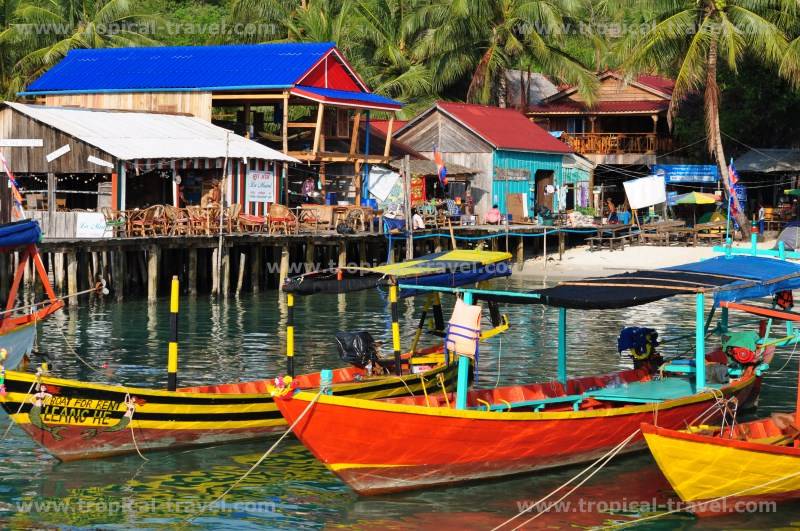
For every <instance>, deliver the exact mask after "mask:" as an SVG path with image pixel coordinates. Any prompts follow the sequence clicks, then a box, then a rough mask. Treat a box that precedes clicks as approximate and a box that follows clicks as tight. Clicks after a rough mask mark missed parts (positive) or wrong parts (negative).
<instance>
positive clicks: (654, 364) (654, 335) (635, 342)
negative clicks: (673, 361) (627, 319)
mask: <svg viewBox="0 0 800 531" xmlns="http://www.w3.org/2000/svg"><path fill="white" fill-rule="evenodd" d="M658 345H659V343H658V332H657V331H656V330H655V329H653V328H645V327H640V326H628V327H625V328H623V329H622V331H620V333H619V337H618V338H617V351H618V352H623V351H625V350H627V351H629V352H630V354H631V358H633V367H634V368H635V369H639V368H641V367H644V366H649V367H650V368H651V369H652V370H655V369H656V368H658V366H659V365H661V364H662V363H663V362H664V359H663V358H662V357H661V355H660V354H659V353H657V352H656V347H657V346H658Z"/></svg>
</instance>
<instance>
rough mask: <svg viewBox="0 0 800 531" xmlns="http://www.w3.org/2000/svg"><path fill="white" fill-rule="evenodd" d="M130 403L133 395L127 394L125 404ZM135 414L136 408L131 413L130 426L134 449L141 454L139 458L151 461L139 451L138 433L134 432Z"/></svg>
mask: <svg viewBox="0 0 800 531" xmlns="http://www.w3.org/2000/svg"><path fill="white" fill-rule="evenodd" d="M130 401H131V394H130V393H127V394H126V395H125V403H126V404H130ZM135 414H136V409H135V408H134V410H133V411H132V412H131V419H130V424H129V426H130V428H131V440H133V447H134V448H135V449H136V453H137V454H139V457H141V458H142V459H143V460H145V461H150V460H149V459H148V458H146V457H145V456H143V455H142V452H141V451H140V450H139V444H138V443H137V442H136V433H135V432H134V430H133V416H134V415H135Z"/></svg>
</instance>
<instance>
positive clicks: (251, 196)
mask: <svg viewBox="0 0 800 531" xmlns="http://www.w3.org/2000/svg"><path fill="white" fill-rule="evenodd" d="M245 199H246V201H247V202H249V203H274V202H275V173H274V172H271V171H260V170H248V171H247V186H246V188H245Z"/></svg>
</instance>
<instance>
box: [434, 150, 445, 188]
mask: <svg viewBox="0 0 800 531" xmlns="http://www.w3.org/2000/svg"><path fill="white" fill-rule="evenodd" d="M433 162H435V163H436V175H438V176H439V182H440V183H442V186H447V166H445V165H444V160H443V159H442V153H441V152H440V151H439V149H438V148H437V147H436V146H433Z"/></svg>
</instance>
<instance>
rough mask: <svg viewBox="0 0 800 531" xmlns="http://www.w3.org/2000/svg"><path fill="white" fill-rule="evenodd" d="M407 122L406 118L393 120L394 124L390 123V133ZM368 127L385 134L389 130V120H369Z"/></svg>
mask: <svg viewBox="0 0 800 531" xmlns="http://www.w3.org/2000/svg"><path fill="white" fill-rule="evenodd" d="M362 123H363V122H362ZM407 123H408V120H395V121H394V125H392V133H396V132H397V131H399V130H400V128H401V127H403V126H404V125H406V124H407ZM369 128H370V130H374V131H378V132H380V133H381V134H383V136H386V134H387V133H388V132H389V120H370V121H369Z"/></svg>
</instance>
